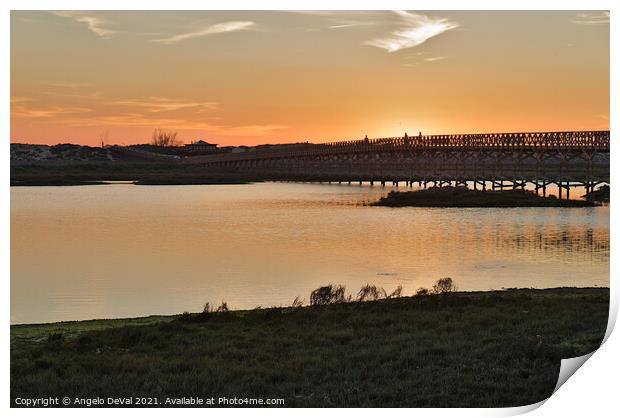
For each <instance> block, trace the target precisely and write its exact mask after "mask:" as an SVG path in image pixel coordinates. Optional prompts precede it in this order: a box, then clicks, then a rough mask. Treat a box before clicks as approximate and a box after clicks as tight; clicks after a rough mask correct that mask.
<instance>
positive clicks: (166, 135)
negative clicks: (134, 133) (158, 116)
mask: <svg viewBox="0 0 620 418" xmlns="http://www.w3.org/2000/svg"><path fill="white" fill-rule="evenodd" d="M151 145H154V146H156V147H178V146H180V145H181V142H180V141H179V140H177V132H173V131H167V130H165V129H160V128H157V129H155V130H154V131H153V136H152V138H151Z"/></svg>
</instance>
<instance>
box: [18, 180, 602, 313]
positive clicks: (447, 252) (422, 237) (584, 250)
mask: <svg viewBox="0 0 620 418" xmlns="http://www.w3.org/2000/svg"><path fill="white" fill-rule="evenodd" d="M388 190H389V188H386V189H381V188H380V187H368V186H357V185H317V184H297V183H263V184H251V185H215V186H134V185H131V184H112V185H103V186H72V187H12V188H11V321H12V323H38V322H54V321H64V320H80V319H92V318H119V317H132V316H145V315H152V314H175V313H180V312H183V311H186V310H188V311H198V310H200V309H201V308H202V305H203V304H204V302H207V301H209V302H211V303H212V304H219V303H220V302H221V301H226V302H228V305H229V306H230V307H231V308H233V309H242V308H254V307H256V306H258V305H260V306H274V305H287V304H290V303H291V302H292V301H293V299H294V298H295V297H296V296H298V295H301V296H302V297H304V298H305V299H306V300H308V295H309V293H310V291H311V290H312V289H314V288H316V287H318V286H320V285H324V284H328V283H342V284H345V285H346V286H347V288H348V289H350V290H351V291H352V292H357V290H359V288H360V287H361V286H362V285H364V284H366V283H371V284H376V285H380V286H383V287H385V289H386V290H388V291H390V290H392V289H393V288H395V287H396V286H397V285H402V286H403V290H404V293H405V294H411V293H413V292H415V290H416V289H417V288H418V287H420V286H427V287H428V286H430V285H431V284H432V283H433V282H434V281H435V280H437V279H438V278H440V277H445V276H449V277H452V278H453V279H454V280H455V281H456V283H457V285H458V287H459V289H461V290H488V289H501V288H504V287H536V288H546V287H558V286H608V285H609V208H608V207H601V208H584V209H582V208H579V209H576V208H566V209H555V208H517V209H445V208H444V209H439V208H438V209H435V208H432V209H428V208H398V209H394V208H380V207H368V206H363V205H362V204H363V203H364V202H368V201H372V200H375V199H376V198H378V197H379V196H381V195H382V194H384V193H386V192H387V191H388Z"/></svg>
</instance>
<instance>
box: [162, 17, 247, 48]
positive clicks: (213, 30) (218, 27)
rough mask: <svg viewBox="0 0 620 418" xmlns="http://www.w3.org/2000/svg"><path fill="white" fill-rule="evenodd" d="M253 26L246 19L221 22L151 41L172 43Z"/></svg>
mask: <svg viewBox="0 0 620 418" xmlns="http://www.w3.org/2000/svg"><path fill="white" fill-rule="evenodd" d="M252 26H254V22H248V21H232V22H223V23H217V24H215V25H211V26H209V27H207V28H203V29H199V30H196V31H193V32H186V33H180V34H178V35H174V36H170V37H168V38H163V39H155V40H154V41H153V42H159V43H162V44H173V43H176V42H180V41H185V40H187V39H192V38H198V37H201V36H208V35H215V34H218V33H226V32H236V31H240V30H246V29H249V28H250V27H252Z"/></svg>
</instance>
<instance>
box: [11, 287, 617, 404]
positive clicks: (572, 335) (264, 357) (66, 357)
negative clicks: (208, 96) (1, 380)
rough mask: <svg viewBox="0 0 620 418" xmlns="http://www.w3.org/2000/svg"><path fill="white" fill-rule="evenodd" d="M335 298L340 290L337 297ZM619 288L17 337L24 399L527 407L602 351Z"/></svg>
mask: <svg viewBox="0 0 620 418" xmlns="http://www.w3.org/2000/svg"><path fill="white" fill-rule="evenodd" d="M334 294H336V293H334ZM608 303H609V289H601V288H590V289H575V288H561V289H547V290H506V291H497V292H471V293H460V292H459V293H451V294H447V295H420V296H415V297H394V298H391V299H384V300H378V301H370V302H353V303H334V304H328V305H322V306H313V307H289V308H270V309H255V310H250V311H229V312H205V313H199V314H183V315H179V316H172V317H150V318H142V319H131V320H109V321H85V322H69V323H59V324H47V325H15V326H12V327H11V398H12V400H13V399H15V398H16V397H43V396H45V397H47V396H61V397H62V396H66V395H69V396H72V397H78V396H82V397H96V396H101V397H107V396H128V397H129V396H148V397H158V398H160V402H163V401H164V400H165V398H166V397H182V396H200V397H210V396H214V397H216V398H217V397H220V396H228V397H258V398H267V397H269V398H284V399H285V403H286V406H319V407H322V406H325V407H328V406H411V407H414V406H419V407H422V406H436V407H446V406H453V407H456V406H461V407H466V406H471V407H487V406H488V407H491V406H498V407H500V406H501V407H504V406H517V405H525V404H530V403H533V402H537V401H540V400H542V399H544V398H546V397H548V396H549V395H550V394H551V393H552V391H553V388H554V386H555V384H556V381H557V377H558V371H559V367H560V359H562V358H566V357H574V356H579V355H583V354H586V353H588V352H591V351H592V350H594V349H596V348H597V347H598V346H599V345H600V343H601V341H602V338H603V335H604V333H605V328H606V324H607V316H608Z"/></svg>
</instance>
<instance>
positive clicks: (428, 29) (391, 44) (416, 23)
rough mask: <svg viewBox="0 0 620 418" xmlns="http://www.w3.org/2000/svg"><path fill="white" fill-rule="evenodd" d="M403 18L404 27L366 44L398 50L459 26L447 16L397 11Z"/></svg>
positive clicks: (391, 50)
mask: <svg viewBox="0 0 620 418" xmlns="http://www.w3.org/2000/svg"><path fill="white" fill-rule="evenodd" d="M395 13H397V14H398V15H399V16H400V18H401V20H402V25H401V26H402V27H400V28H399V29H397V30H395V31H393V32H392V33H390V35H389V36H387V37H384V38H376V39H371V40H369V41H366V42H364V44H365V45H370V46H374V47H377V48H382V49H385V50H386V51H388V52H396V51H400V50H401V49H406V48H412V47H415V46H418V45H421V44H423V43H424V42H426V41H427V40H428V39H430V38H433V37H435V36H437V35H440V34H442V33H444V32H446V31H449V30H450V29H454V28H456V27H458V26H459V25H458V23H456V22H452V21H450V20H449V19H446V18H433V17H429V16H425V15H420V14H416V13H409V12H405V11H397V12H395Z"/></svg>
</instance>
